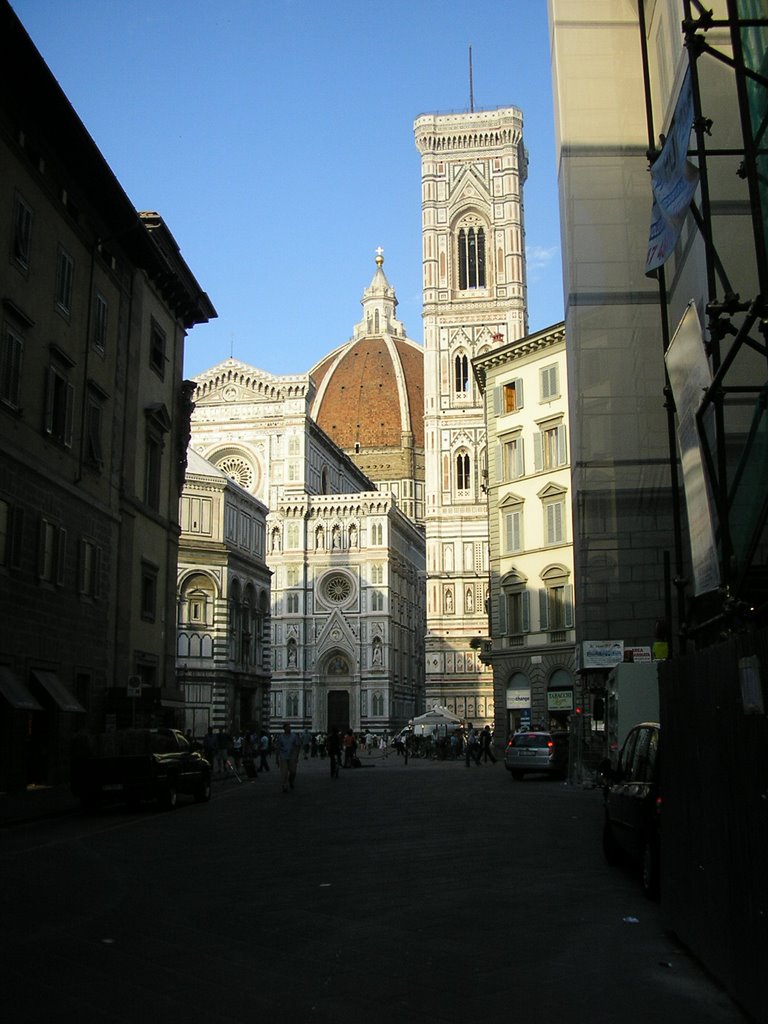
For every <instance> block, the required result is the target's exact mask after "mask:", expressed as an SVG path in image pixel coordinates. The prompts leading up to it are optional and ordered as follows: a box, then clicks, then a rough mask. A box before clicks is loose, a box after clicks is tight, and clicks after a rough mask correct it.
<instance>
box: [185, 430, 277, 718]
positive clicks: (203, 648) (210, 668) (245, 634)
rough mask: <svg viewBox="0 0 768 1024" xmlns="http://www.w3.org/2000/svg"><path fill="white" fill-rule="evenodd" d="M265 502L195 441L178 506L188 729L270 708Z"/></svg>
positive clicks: (264, 714) (253, 715) (261, 714)
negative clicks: (209, 457) (207, 457)
mask: <svg viewBox="0 0 768 1024" xmlns="http://www.w3.org/2000/svg"><path fill="white" fill-rule="evenodd" d="M266 519H267V509H266V506H265V505H264V504H263V503H262V502H261V501H259V500H258V498H255V497H254V496H253V495H252V494H249V493H248V492H247V491H246V490H244V489H243V488H242V487H240V486H239V485H238V484H236V483H235V482H234V480H232V479H231V478H230V477H228V476H227V475H226V473H224V472H223V471H222V470H220V469H217V468H216V467H215V466H213V465H212V464H211V463H210V462H207V461H206V460H205V459H204V458H203V457H202V456H201V455H199V454H198V453H197V452H196V451H194V449H190V450H189V452H188V462H187V474H186V481H185V484H184V490H183V492H182V496H181V502H180V508H179V522H180V524H181V538H180V541H179V565H178V598H179V612H178V624H177V648H176V650H177V657H176V671H177V678H178V680H179V684H180V686H181V687H182V688H183V690H184V696H185V701H184V702H185V716H186V720H185V722H184V728H185V729H191V730H192V735H193V736H195V737H197V738H201V737H202V736H204V735H205V733H206V732H207V731H208V728H209V727H214V728H216V727H219V726H221V727H222V728H224V729H225V731H227V732H229V731H230V730H241V729H242V730H245V729H250V728H255V727H257V726H260V725H262V724H263V723H264V722H266V721H267V716H268V711H269V704H268V701H269V683H270V664H271V658H270V648H271V628H270V625H271V604H270V571H269V569H268V568H267V564H266V561H265V549H266Z"/></svg>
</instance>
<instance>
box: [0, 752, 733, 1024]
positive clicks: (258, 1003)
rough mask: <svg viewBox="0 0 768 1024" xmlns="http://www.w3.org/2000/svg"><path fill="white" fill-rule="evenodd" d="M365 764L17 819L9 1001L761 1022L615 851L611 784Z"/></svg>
mask: <svg viewBox="0 0 768 1024" xmlns="http://www.w3.org/2000/svg"><path fill="white" fill-rule="evenodd" d="M362 760H363V764H364V765H365V767H363V768H361V769H353V770H346V771H342V773H341V777H340V778H339V779H338V781H332V780H331V779H330V778H329V776H328V762H327V761H321V760H310V761H303V760H302V761H301V762H300V764H299V774H298V779H297V786H296V789H295V791H294V792H291V793H288V794H283V793H282V792H281V791H280V784H279V778H278V773H277V771H275V769H274V766H273V770H272V772H271V773H270V774H269V775H262V776H260V777H259V778H258V779H257V780H256V781H252V782H251V781H249V782H244V783H243V784H238V783H237V782H235V781H233V780H230V779H227V780H221V781H218V782H217V783H216V785H215V789H214V796H213V800H212V801H211V803H210V804H208V805H199V804H192V803H189V804H188V803H186V802H184V803H183V804H182V803H181V802H180V806H179V807H178V808H177V809H176V810H175V811H173V812H170V813H169V812H161V811H156V810H150V809H147V810H145V811H144V812H142V813H141V814H136V813H133V812H128V811H126V810H124V809H122V808H118V807H115V808H111V809H107V810H103V811H101V812H99V813H97V814H95V815H91V816H83V815H80V814H70V815H67V816H64V817H59V818H55V819H50V820H43V821H36V822H29V823H24V824H18V825H15V826H13V827H12V828H8V829H4V830H2V832H0V844H1V845H0V870H2V877H3V886H2V902H1V903H0V912H1V913H2V920H3V923H4V927H3V934H2V949H1V950H0V958H1V962H2V964H3V968H4V971H3V973H4V975H5V977H4V981H3V994H4V999H3V1004H4V1015H6V1014H7V1019H8V1020H12V1021H14V1024H20V1022H23V1021H24V1022H26V1021H29V1022H32V1021H35V1022H38V1021H41V1020H45V1021H65V1020H67V1021H68V1020H70V1019H73V1020H77V1021H78V1022H79V1024H83V1022H91V1021H93V1022H106V1024H109V1022H136V1021H147V1020H148V1021H152V1022H153V1024H154V1022H159V1021H163V1020H164V1019H168V1020H173V1021H177V1020H180V1019H182V1020H191V1021H201V1022H203V1021H204V1022H206V1024H219V1022H221V1024H238V1022H240V1021H243V1022H246V1021H247V1022H252V1021H254V1020H256V1021H258V1020H259V1018H260V1017H261V1015H262V1014H264V1013H268V1014H270V1015H272V1018H273V1019H274V1020H283V1019H285V1020H297V1021H299V1020H301V1021H322V1022H325V1021H338V1022H340V1024H341V1022H345V1021H349V1020H355V1021H357V1020H359V1021H362V1022H364V1024H377V1022H379V1021H381V1022H384V1021H387V1022H389V1021H391V1020H392V1019H399V1020H401V1021H406V1022H410V1021H424V1022H433V1021H434V1022H437V1021H440V1022H458V1021H462V1022H464V1021H466V1020H473V1019H475V1018H479V1019H482V1020H483V1021H487V1020H494V1019H496V1020H518V1019H521V1018H524V1019H526V1020H536V1021H547V1022H551V1024H560V1022H566V1024H570V1022H579V1024H581V1022H583V1024H615V1022H618V1021H620V1022H621V1024H634V1022H638V1024H639V1022H641V1021H642V1024H655V1022H658V1024H667V1022H672V1021H674V1022H686V1024H687V1022H695V1024H708V1022H713V1024H737V1022H743V1019H744V1018H742V1016H741V1015H740V1014H739V1013H738V1012H737V1010H736V1009H735V1008H734V1007H733V1005H732V1004H731V1003H730V1001H729V999H728V998H727V997H726V996H725V995H724V994H723V993H722V992H721V991H719V989H718V988H717V987H716V986H715V985H714V984H713V983H712V982H711V981H710V980H708V979H707V978H706V977H704V976H703V974H702V973H701V971H700V970H699V969H698V967H697V965H696V964H695V963H693V962H691V960H690V959H689V958H688V957H687V955H686V953H685V951H684V950H682V949H680V948H679V946H678V945H677V944H676V943H675V941H674V939H673V938H671V937H669V936H667V935H666V934H665V931H664V922H663V915H662V911H661V910H660V908H659V907H658V906H656V905H654V904H649V903H648V902H646V901H645V899H644V898H643V896H642V894H641V892H640V887H639V884H638V883H637V881H636V879H635V878H634V877H633V875H632V874H630V873H629V872H626V871H623V870H620V869H614V868H609V867H607V866H606V865H605V864H604V863H603V860H602V855H601V850H600V821H601V807H600V795H599V793H598V792H597V791H594V790H583V789H577V788H573V787H569V786H566V785H563V784H562V783H559V782H552V781H549V780H540V779H535V778H531V779H528V780H525V781H523V782H514V781H513V780H512V779H511V778H510V776H509V774H508V773H507V772H506V771H505V770H504V767H503V765H502V764H501V763H498V764H496V765H483V766H482V767H480V768H477V767H474V766H473V767H472V768H471V769H467V768H465V766H464V764H463V762H444V763H441V762H427V761H420V760H411V761H410V762H409V763H408V765H407V766H406V765H404V764H403V761H402V759H401V758H397V757H395V756H394V754H391V755H390V756H389V758H387V759H386V760H384V759H383V758H381V757H380V756H379V755H378V754H376V755H372V756H367V755H365V754H363V756H362ZM500 808H502V809H503V813H501V814H500V813H499V810H500Z"/></svg>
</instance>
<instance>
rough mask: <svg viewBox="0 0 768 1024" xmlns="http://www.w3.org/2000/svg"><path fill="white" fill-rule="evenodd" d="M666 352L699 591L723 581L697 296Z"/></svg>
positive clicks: (707, 374)
mask: <svg viewBox="0 0 768 1024" xmlns="http://www.w3.org/2000/svg"><path fill="white" fill-rule="evenodd" d="M664 358H665V360H666V364H667V373H668V374H669V383H670V385H671V386H672V396H673V398H674V400H675V408H676V409H677V442H678V444H679V446H680V462H681V465H682V469H683V490H684V491H685V505H686V510H687V513H688V533H689V535H690V542H691V561H692V568H693V583H694V586H693V590H694V593H695V594H696V595H697V596H698V595H699V594H706V593H708V592H709V591H710V590H714V589H715V588H716V587H718V586H719V585H720V563H719V559H718V551H717V542H716V540H715V517H714V515H713V512H712V508H713V503H712V499H711V495H710V488H709V483H708V480H707V475H706V473H705V470H704V455H703V452H702V444H701V437H700V436H699V427H698V423H697V421H696V413H697V412H698V410H699V407H700V405H701V402H702V399H703V397H704V393H705V392H706V390H707V388H708V387H709V386H710V384H711V383H712V373H711V371H710V368H709V363H708V362H707V356H706V353H705V350H704V337H703V332H702V329H701V321H700V320H699V315H698V313H697V311H696V304H695V303H694V302H693V301H691V302H689V303H688V306H687V307H686V310H685V313H683V316H682V318H681V320H680V323H679V324H678V327H677V330H676V331H675V333H674V336H673V338H672V341H671V342H670V343H669V348H668V349H667V354H666V355H665V357H664Z"/></svg>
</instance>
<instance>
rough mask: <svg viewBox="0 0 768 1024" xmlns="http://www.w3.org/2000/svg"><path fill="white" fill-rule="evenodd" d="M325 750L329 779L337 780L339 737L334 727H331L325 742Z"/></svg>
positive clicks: (339, 749)
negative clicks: (327, 759)
mask: <svg viewBox="0 0 768 1024" xmlns="http://www.w3.org/2000/svg"><path fill="white" fill-rule="evenodd" d="M325 749H326V751H327V752H328V758H329V760H330V762H331V778H332V779H338V777H339V764H340V763H341V736H340V735H339V730H338V728H337V727H336V726H335V725H332V726H331V728H330V731H329V733H328V736H327V737H326V740H325Z"/></svg>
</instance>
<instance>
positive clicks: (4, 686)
mask: <svg viewBox="0 0 768 1024" xmlns="http://www.w3.org/2000/svg"><path fill="white" fill-rule="evenodd" d="M0 694H2V695H3V697H5V699H6V700H7V701H8V703H9V704H10V705H11V707H12V708H18V710H19V711H42V710H43V709H42V708H41V707H40V705H39V704H38V702H37V701H36V700H35V698H34V697H33V696H32V694H31V693H30V692H29V690H28V689H27V688H26V686H25V685H24V684H23V683H22V682H21V680H20V679H19V678H18V677H17V676H16V675H15V674H14V673H13V672H11V670H10V669H9V668H8V666H7V665H0Z"/></svg>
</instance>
